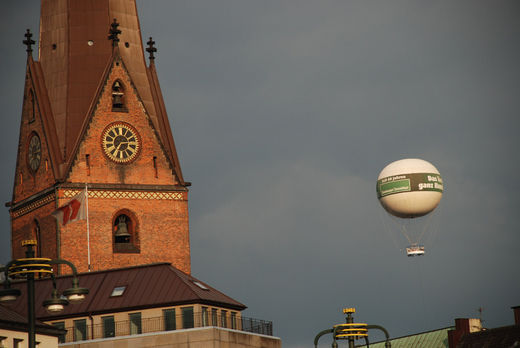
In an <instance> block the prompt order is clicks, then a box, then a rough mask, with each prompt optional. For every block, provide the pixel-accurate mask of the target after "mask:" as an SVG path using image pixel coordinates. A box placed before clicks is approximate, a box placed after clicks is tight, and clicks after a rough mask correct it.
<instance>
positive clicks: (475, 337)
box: [457, 325, 520, 348]
mask: <svg viewBox="0 0 520 348" xmlns="http://www.w3.org/2000/svg"><path fill="white" fill-rule="evenodd" d="M457 347H460V348H472V347H479V348H510V347H520V325H511V326H504V327H497V328H495V329H487V330H483V331H479V332H473V333H470V334H466V335H464V336H462V338H461V339H460V341H459V344H458V345H457Z"/></svg>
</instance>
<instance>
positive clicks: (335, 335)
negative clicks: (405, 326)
mask: <svg viewBox="0 0 520 348" xmlns="http://www.w3.org/2000/svg"><path fill="white" fill-rule="evenodd" d="M355 312H356V309H355V308H344V309H343V313H344V314H346V315H347V318H346V323H345V324H337V325H334V326H333V328H332V329H327V330H323V331H321V332H319V333H318V334H317V335H316V337H315V338H314V347H315V348H317V347H318V341H319V340H320V338H321V336H323V335H326V334H329V333H331V334H332V340H333V341H332V348H338V342H337V341H338V340H347V341H348V346H349V348H354V343H355V341H356V340H359V339H362V338H363V339H364V340H365V343H366V346H367V348H368V347H370V343H369V341H368V330H370V329H377V330H381V331H383V333H384V334H385V337H386V342H385V348H391V347H392V345H391V343H390V335H388V331H386V329H385V328H384V327H382V326H380V325H368V324H366V323H354V317H353V316H352V314H353V313H355Z"/></svg>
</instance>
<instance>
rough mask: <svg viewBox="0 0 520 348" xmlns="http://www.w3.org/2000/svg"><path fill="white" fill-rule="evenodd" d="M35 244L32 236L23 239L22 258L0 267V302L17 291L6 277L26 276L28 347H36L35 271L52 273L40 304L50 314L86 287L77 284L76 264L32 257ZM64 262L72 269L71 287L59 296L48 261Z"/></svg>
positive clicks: (78, 299) (9, 299)
mask: <svg viewBox="0 0 520 348" xmlns="http://www.w3.org/2000/svg"><path fill="white" fill-rule="evenodd" d="M35 245H36V241H35V240H25V241H23V242H22V246H25V247H26V251H25V258H22V259H16V260H11V261H10V262H9V263H8V264H7V265H6V266H5V267H3V268H0V272H3V273H4V275H5V280H4V287H3V289H1V290H0V302H4V303H9V302H14V301H15V300H16V298H17V297H18V296H20V294H21V292H20V290H19V289H13V288H11V287H10V281H9V277H12V278H22V279H27V307H28V310H27V311H28V315H27V316H28V321H29V348H35V347H36V330H35V326H36V318H35V310H34V274H36V273H38V274H40V275H43V276H50V277H52V284H53V290H52V295H51V298H50V299H49V300H45V301H43V306H44V307H45V308H46V309H47V311H48V312H49V313H51V314H54V313H58V312H60V311H62V310H63V309H64V307H65V306H66V305H68V304H69V303H73V304H75V303H80V302H81V301H83V300H84V299H85V296H86V295H87V294H88V289H86V288H80V287H79V281H78V277H77V273H78V272H77V270H76V267H75V266H74V265H73V264H72V263H71V262H69V261H67V260H62V259H47V258H42V257H34V250H33V247H34V246H35ZM58 264H65V265H68V266H69V267H70V268H71V269H72V276H73V278H72V288H70V289H67V290H65V291H63V296H65V298H63V297H61V296H60V295H59V293H58V290H56V280H55V278H54V272H53V269H52V265H58Z"/></svg>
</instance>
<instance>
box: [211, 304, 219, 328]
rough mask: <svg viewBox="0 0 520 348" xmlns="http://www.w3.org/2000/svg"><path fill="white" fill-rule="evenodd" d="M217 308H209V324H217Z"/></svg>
mask: <svg viewBox="0 0 520 348" xmlns="http://www.w3.org/2000/svg"><path fill="white" fill-rule="evenodd" d="M217 318H218V310H217V309H216V308H212V309H211V325H213V326H218V319H217Z"/></svg>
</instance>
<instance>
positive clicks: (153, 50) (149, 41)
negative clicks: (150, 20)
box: [146, 36, 157, 60]
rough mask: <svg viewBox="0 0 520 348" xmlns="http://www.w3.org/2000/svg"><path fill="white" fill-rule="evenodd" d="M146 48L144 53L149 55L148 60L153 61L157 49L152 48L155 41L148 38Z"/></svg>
mask: <svg viewBox="0 0 520 348" xmlns="http://www.w3.org/2000/svg"><path fill="white" fill-rule="evenodd" d="M147 44H148V47H147V48H146V52H148V53H150V60H154V59H155V57H154V55H153V54H154V52H157V48H155V47H153V45H155V41H153V40H152V37H151V36H150V40H148V42H147Z"/></svg>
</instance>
